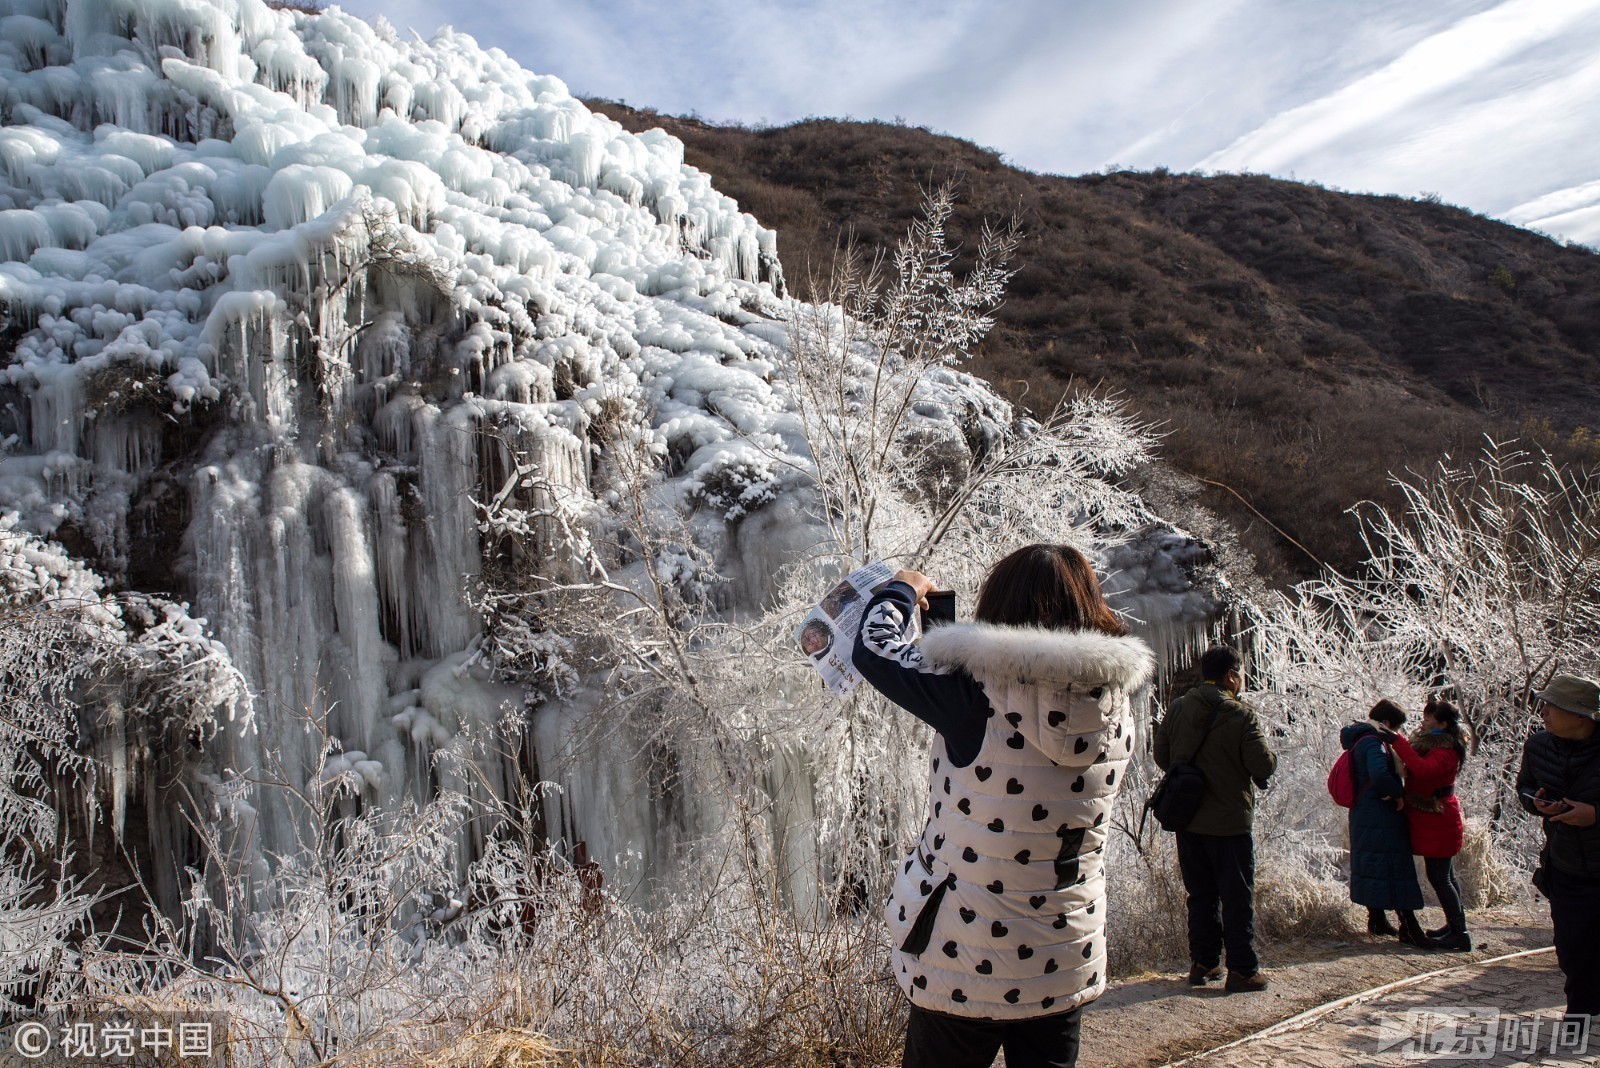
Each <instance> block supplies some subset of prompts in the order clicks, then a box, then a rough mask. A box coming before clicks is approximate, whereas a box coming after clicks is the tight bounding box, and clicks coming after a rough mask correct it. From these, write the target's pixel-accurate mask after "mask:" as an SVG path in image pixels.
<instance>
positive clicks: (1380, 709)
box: [1367, 697, 1406, 730]
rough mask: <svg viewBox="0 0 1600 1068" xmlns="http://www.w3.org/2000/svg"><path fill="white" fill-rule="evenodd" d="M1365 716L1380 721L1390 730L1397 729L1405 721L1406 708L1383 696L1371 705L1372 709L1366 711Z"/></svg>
mask: <svg viewBox="0 0 1600 1068" xmlns="http://www.w3.org/2000/svg"><path fill="white" fill-rule="evenodd" d="M1367 718H1368V719H1370V720H1373V721H1375V722H1377V723H1382V724H1383V725H1384V726H1385V727H1388V728H1389V729H1390V730H1399V729H1400V727H1401V725H1402V724H1404V723H1405V721H1406V710H1405V709H1403V708H1401V707H1400V706H1399V705H1397V704H1395V703H1394V702H1393V701H1391V700H1389V699H1388V698H1387V697H1385V698H1383V699H1382V700H1380V701H1379V702H1378V703H1377V704H1375V705H1373V706H1372V711H1371V712H1368V713H1367Z"/></svg>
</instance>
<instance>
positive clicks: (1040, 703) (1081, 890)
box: [885, 624, 1153, 1020]
mask: <svg viewBox="0 0 1600 1068" xmlns="http://www.w3.org/2000/svg"><path fill="white" fill-rule="evenodd" d="M919 648H920V650H921V652H922V655H923V657H925V658H926V660H927V661H928V663H929V664H930V665H931V666H933V667H935V668H937V669H939V670H941V671H960V672H966V673H968V674H970V675H971V676H972V677H973V678H974V679H976V680H977V681H978V682H979V683H981V684H982V687H983V692H984V694H985V695H986V696H987V697H988V699H989V703H990V705H991V706H992V707H993V710H994V711H993V714H992V715H991V718H990V719H989V721H988V724H987V729H986V732H985V734H984V738H983V743H982V747H981V748H980V750H979V752H978V756H977V759H975V760H974V761H973V762H972V763H971V764H969V765H967V766H966V767H963V768H956V767H952V766H951V764H950V760H949V757H948V756H947V754H946V752H945V744H944V741H943V739H942V738H937V739H936V740H935V742H934V744H933V748H932V752H931V755H930V780H929V785H930V790H929V807H930V811H931V815H930V818H929V820H928V824H927V827H926V828H925V829H924V831H923V833H922V837H921V839H920V841H919V842H918V844H917V847H916V848H915V849H913V850H912V852H911V853H910V855H908V856H907V857H906V859H905V860H904V862H903V863H902V864H901V866H900V868H899V870H898V872H897V874H896V879H895V884H894V889H893V891H892V893H891V894H890V896H889V900H888V903H887V905H886V906H885V915H886V917H887V919H888V922H889V929H890V932H891V934H892V935H893V937H894V942H895V945H896V947H897V948H896V950H895V959H894V968H895V974H896V976H897V978H898V979H899V982H900V986H901V987H902V988H903V989H904V990H905V992H906V995H907V996H908V997H909V998H910V999H911V1001H912V1003H913V1004H915V1005H918V1006H921V1007H922V1008H925V1009H931V1010H934V1011H937V1012H944V1013H949V1014H951V1015H955V1016H965V1017H978V1018H989V1019H1002V1020H1006V1019H1025V1018H1028V1017H1033V1016H1044V1015H1049V1014H1053V1013H1058V1012H1065V1011H1067V1010H1069V1009H1073V1008H1075V1007H1077V1006H1079V1005H1082V1004H1084V1003H1086V1002H1089V1001H1092V1000H1094V999H1095V998H1096V997H1098V996H1099V995H1100V993H1101V992H1102V991H1103V990H1104V989H1105V983H1106V946H1105V936H1104V927H1105V914H1106V905H1105V893H1106V891H1105V875H1104V856H1105V844H1106V837H1107V835H1106V832H1107V824H1108V822H1109V820H1110V818H1111V807H1112V803H1113V802H1114V801H1115V799H1116V794H1117V790H1118V788H1119V787H1120V786H1121V784H1122V777H1123V775H1124V774H1125V772H1126V769H1127V765H1128V759H1129V756H1130V754H1131V753H1132V751H1133V719H1132V715H1131V713H1130V707H1129V695H1130V693H1131V692H1132V691H1134V690H1136V689H1138V688H1139V687H1141V686H1142V685H1144V683H1145V682H1146V681H1147V680H1148V678H1149V676H1150V671H1151V668H1152V666H1153V658H1152V656H1151V653H1150V650H1149V648H1148V647H1147V646H1146V645H1145V644H1144V643H1143V642H1141V641H1139V640H1138V639H1136V638H1116V637H1111V636H1108V635H1105V634H1101V633H1098V632H1093V631H1046V630H1037V629H1027V628H1017V627H998V626H990V625H986V624H964V625H962V624H957V625H950V626H945V627H940V628H938V629H937V630H934V631H933V632H931V633H930V634H928V635H927V637H925V638H924V639H923V640H922V641H921V642H920V643H919ZM919 921H920V922H919Z"/></svg>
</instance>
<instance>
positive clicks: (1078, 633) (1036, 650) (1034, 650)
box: [917, 623, 1155, 690]
mask: <svg viewBox="0 0 1600 1068" xmlns="http://www.w3.org/2000/svg"><path fill="white" fill-rule="evenodd" d="M917 647H918V648H919V649H921V650H922V655H923V656H925V657H927V658H928V660H929V661H930V662H931V663H933V664H936V665H938V666H940V667H949V668H959V669H961V670H964V671H966V672H967V673H968V674H970V675H972V676H973V677H974V678H978V679H983V680H987V679H991V678H995V679H1006V680H1008V681H1011V682H1016V683H1019V684H1022V685H1029V686H1064V685H1068V684H1073V683H1086V684H1088V685H1089V686H1090V687H1093V686H1109V687H1111V688H1112V689H1116V690H1136V689H1138V688H1139V687H1140V686H1142V685H1144V684H1145V683H1146V682H1148V681H1149V679H1150V675H1151V673H1152V672H1153V671H1154V670H1155V656H1154V655H1153V654H1152V653H1151V652H1150V647H1149V646H1148V645H1146V644H1145V643H1144V642H1142V641H1140V640H1139V639H1138V638H1117V637H1113V636H1112V635H1109V634H1103V633H1101V632H1100V631H1094V630H1045V629H1043V628H1040V627H1002V626H996V625H995V624H992V623H952V624H949V625H947V626H943V627H936V628H934V629H933V630H931V631H929V632H928V633H927V634H926V635H924V636H923V638H922V640H921V641H920V642H918V643H917Z"/></svg>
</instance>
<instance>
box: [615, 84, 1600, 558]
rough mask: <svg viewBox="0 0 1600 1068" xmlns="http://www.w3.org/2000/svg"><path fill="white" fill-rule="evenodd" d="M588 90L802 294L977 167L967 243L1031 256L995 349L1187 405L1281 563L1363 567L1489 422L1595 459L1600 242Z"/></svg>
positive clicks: (1177, 451)
mask: <svg viewBox="0 0 1600 1068" xmlns="http://www.w3.org/2000/svg"><path fill="white" fill-rule="evenodd" d="M590 103H591V106H593V107H595V108H596V109H598V110H600V111H603V112H604V113H606V114H608V115H610V116H612V117H614V118H616V119H617V120H618V121H619V122H621V123H622V124H623V125H624V126H626V127H627V128H629V129H633V130H643V129H648V128H652V127H655V126H660V127H662V128H663V129H665V130H667V131H668V132H670V133H672V134H673V135H674V136H676V137H679V138H681V139H682V140H683V141H684V143H685V145H686V149H687V156H686V158H687V160H688V161H689V162H690V163H692V164H693V165H694V166H696V167H699V168H701V169H703V170H705V171H707V172H708V173H710V174H711V175H713V177H714V179H715V181H716V183H717V187H718V188H719V189H721V190H723V191H725V192H726V193H728V194H729V195H730V196H732V197H734V198H735V199H737V200H738V202H739V204H740V206H741V208H743V209H744V210H746V211H749V212H752V213H753V214H754V215H756V217H757V218H759V219H760V220H761V222H762V224H763V225H765V226H770V227H773V228H774V229H776V230H777V231H778V234H779V238H778V242H779V255H780V257H781V258H782V260H783V262H784V265H785V268H786V270H787V272H788V275H789V278H790V281H791V284H793V285H794V286H795V287H796V288H797V289H798V290H799V291H800V292H801V293H802V294H805V293H807V288H806V287H807V286H808V284H810V280H811V278H812V276H813V275H815V274H818V273H819V272H818V268H821V272H820V273H822V274H825V272H826V268H827V266H828V264H829V263H830V262H831V259H832V255H833V249H834V247H835V245H836V243H837V242H838V241H839V240H840V239H841V236H842V235H845V234H854V235H855V237H856V239H857V240H858V241H859V242H861V243H862V244H864V245H865V246H867V247H869V248H880V249H881V248H884V247H887V245H888V244H889V243H890V242H891V241H892V240H893V238H894V237H896V236H897V235H898V233H899V232H900V231H901V229H902V228H903V227H904V225H905V224H906V222H907V221H908V220H909V218H910V216H911V213H912V211H913V209H914V207H915V204H916V202H917V190H918V188H919V187H922V186H926V185H928V184H929V183H930V182H934V183H936V182H940V181H943V180H945V179H947V178H955V179H957V180H959V181H960V182H961V183H962V187H963V194H964V198H965V203H964V207H963V215H962V216H961V218H959V219H958V220H957V224H958V227H961V228H962V230H963V233H964V239H965V240H967V242H968V243H969V244H972V243H975V242H974V241H973V236H974V233H973V231H974V227H975V226H976V224H977V223H978V222H979V221H980V220H982V219H984V218H996V217H1006V216H1010V215H1013V214H1014V215H1016V216H1017V217H1018V218H1019V219H1020V220H1021V222H1022V225H1023V227H1024V229H1025V235H1024V242H1023V245H1022V248H1021V251H1020V254H1019V261H1020V267H1021V269H1020V270H1019V272H1018V273H1017V276H1016V278H1015V279H1014V281H1013V283H1012V287H1011V292H1010V298H1009V300H1008V303H1007V305H1006V306H1005V308H1003V309H1002V311H1001V313H1000V315H1001V328H1000V329H999V330H997V331H996V332H995V334H994V335H993V336H992V337H991V339H990V341H989V343H988V345H987V347H986V348H985V350H984V351H983V352H982V353H981V354H980V355H979V357H978V360H977V366H975V367H974V368H973V370H975V371H976V372H977V373H979V374H981V375H984V376H986V377H988V378H990V379H992V380H994V381H995V382H996V383H997V384H998V385H1000V387H1001V388H1002V389H1003V390H1004V391H1005V392H1007V393H1008V394H1009V395H1010V396H1011V397H1013V398H1016V399H1022V400H1023V401H1024V403H1027V404H1029V405H1031V406H1033V407H1035V408H1041V407H1044V408H1047V407H1048V406H1049V405H1050V404H1051V403H1052V402H1053V401H1054V400H1055V398H1057V397H1058V396H1060V394H1061V392H1062V391H1063V390H1064V389H1067V388H1069V386H1070V385H1071V384H1072V383H1077V384H1079V385H1090V386H1093V385H1103V386H1104V387H1106V388H1109V389H1112V390H1118V391H1121V392H1122V393H1123V394H1124V396H1125V397H1126V399H1127V400H1128V402H1129V403H1130V405H1131V406H1132V407H1133V408H1134V409H1135V410H1136V411H1137V412H1138V413H1140V414H1141V415H1143V416H1144V417H1145V418H1148V419H1150V420H1153V421H1156V422H1158V423H1160V424H1162V425H1163V426H1164V428H1165V430H1166V431H1167V437H1166V440H1165V443H1164V450H1163V451H1164V454H1165V456H1166V457H1167V458H1168V459H1170V460H1171V461H1173V463H1174V464H1175V465H1176V466H1178V467H1179V468H1180V469H1182V470H1184V471H1187V472H1189V473H1190V474H1193V475H1195V476H1197V477H1199V478H1201V479H1206V480H1211V481H1213V482H1216V483H1222V484H1224V485H1225V486H1227V487H1231V488H1232V489H1233V490H1235V491H1237V496H1235V495H1234V494H1231V493H1229V492H1227V491H1226V490H1224V489H1223V488H1220V487H1209V488H1208V489H1207V491H1206V496H1205V498H1204V500H1205V503H1207V504H1209V505H1210V506H1212V507H1213V508H1215V509H1216V510H1217V511H1219V512H1221V513H1223V514H1224V515H1225V516H1227V517H1229V518H1230V519H1232V520H1233V521H1234V522H1235V524H1236V525H1237V526H1239V527H1240V528H1241V529H1243V530H1245V532H1246V533H1245V541H1246V544H1247V546H1248V547H1249V548H1250V549H1252V551H1254V552H1255V554H1256V555H1257V557H1258V559H1259V560H1260V562H1261V563H1262V565H1263V568H1264V570H1265V571H1266V572H1267V573H1268V574H1270V575H1272V576H1273V577H1275V578H1278V579H1280V580H1282V579H1288V578H1292V577H1297V576H1299V575H1304V574H1307V573H1309V572H1311V571H1314V570H1315V564H1314V563H1313V560H1312V559H1311V557H1315V558H1316V559H1320V560H1323V561H1326V562H1327V563H1329V564H1332V565H1334V566H1336V567H1339V568H1341V569H1349V568H1351V567H1354V566H1356V565H1357V564H1358V563H1359V561H1360V559H1361V556H1362V554H1361V551H1360V546H1359V544H1358V543H1357V541H1356V539H1355V536H1354V535H1355V524H1354V521H1353V519H1352V518H1351V517H1350V516H1349V515H1348V514H1346V513H1347V510H1348V509H1349V508H1350V507H1351V505H1352V504H1354V503H1355V502H1357V501H1359V500H1363V499H1373V500H1380V501H1389V500H1392V499H1393V498H1392V497H1391V495H1390V492H1389V487H1388V486H1387V472H1389V471H1391V470H1398V469H1403V468H1407V467H1410V468H1414V469H1424V468H1426V467H1428V466H1430V465H1431V464H1432V463H1433V461H1434V460H1435V459H1437V458H1438V457H1439V456H1440V455H1441V454H1443V453H1446V452H1453V453H1456V454H1458V455H1459V454H1461V453H1463V452H1471V451H1475V450H1476V448H1477V444H1478V441H1479V439H1480V437H1481V435H1483V434H1485V433H1492V434H1495V435H1496V436H1500V437H1506V436H1512V435H1521V436H1525V437H1526V436H1531V437H1532V438H1534V439H1535V440H1538V441H1539V442H1540V443H1541V444H1543V445H1545V446H1547V447H1550V448H1552V449H1554V450H1555V451H1557V452H1558V453H1560V454H1562V455H1564V456H1566V457H1568V458H1571V459H1574V460H1578V461H1582V462H1592V461H1593V460H1594V459H1595V454H1594V452H1593V449H1592V446H1591V445H1590V444H1589V439H1587V438H1586V435H1584V434H1583V433H1579V434H1577V435H1576V437H1574V435H1573V432H1574V431H1575V430H1577V429H1578V428H1580V427H1584V426H1590V427H1592V426H1594V425H1595V423H1596V417H1595V414H1594V413H1595V409H1596V407H1597V406H1600V256H1596V255H1595V254H1594V253H1593V252H1591V251H1589V250H1587V249H1584V248H1579V247H1563V246H1562V245H1560V244H1557V243H1555V242H1553V241H1551V240H1549V239H1548V238H1545V237H1542V236H1540V235H1538V234H1534V233H1531V232H1529V231H1525V230H1521V229H1518V228H1516V227H1512V226H1508V225H1505V224H1503V223H1498V222H1495V221H1493V220H1490V219H1486V218H1483V217H1480V216H1476V215H1473V214H1472V213H1470V212H1467V211H1464V210H1461V209H1459V208H1455V207H1451V206H1449V205H1444V204H1438V203H1432V202H1428V201H1415V200H1407V199H1402V198H1397V197H1379V196H1358V195H1352V194H1346V193H1339V192H1334V191H1330V190H1327V189H1322V188H1319V187H1316V186H1308V185H1302V184H1298V183H1294V182H1285V181H1279V180H1276V179H1271V178H1265V177H1259V176H1249V175H1246V176H1236V175H1227V176H1216V177H1201V176H1197V175H1187V174H1170V173H1165V172H1162V171H1156V172H1152V173H1130V172H1120V173H1112V174H1105V175H1086V176H1083V177H1076V178H1064V177H1055V176H1042V175H1036V174H1030V173H1028V172H1025V171H1020V170H1017V169H1015V168H1012V167H1009V166H1007V165H1006V164H1005V162H1004V161H1003V160H1002V159H1001V158H1000V156H999V155H997V154H996V153H994V152H992V151H990V150H988V149H984V148H980V147H977V146H975V145H972V144H970V143H967V142H964V141H960V140H956V139H954V138H949V137H941V136H938V135H935V134H931V133H929V132H927V131H925V130H921V129H916V128H911V127H905V126H898V125H889V124H884V123H853V122H838V121H832V120H815V121H808V122H802V123H798V124H795V125H792V126H786V127H780V128H774V129H760V130H756V129H747V128H741V127H729V126H714V125H708V124H706V123H703V122H700V121H697V120H694V119H681V118H673V117H670V116H664V115H659V114H656V113H653V112H649V111H635V110H632V109H629V108H627V107H625V106H622V105H618V104H613V103H609V102H590ZM1243 501H1248V502H1249V504H1248V505H1246V504H1245V503H1242V502H1243ZM1250 506H1253V509H1252V507H1250ZM1253 510H1256V511H1259V513H1260V515H1261V516H1262V517H1264V518H1266V519H1267V520H1269V521H1270V523H1271V524H1272V525H1274V526H1276V527H1277V528H1279V530H1280V531H1281V532H1282V535H1286V536H1287V537H1284V536H1280V535H1279V534H1274V533H1273V532H1272V531H1270V530H1269V529H1268V528H1267V526H1266V525H1265V524H1263V523H1261V522H1260V520H1259V519H1258V518H1257V516H1255V515H1253V514H1252V511H1253ZM1289 538H1292V539H1293V541H1295V542H1298V543H1299V544H1300V545H1301V546H1303V547H1304V548H1305V549H1306V550H1307V552H1302V551H1300V550H1299V549H1296V548H1295V547H1293V546H1292V545H1291V544H1290V542H1289V540H1288V539H1289Z"/></svg>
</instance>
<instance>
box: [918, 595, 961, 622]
mask: <svg viewBox="0 0 1600 1068" xmlns="http://www.w3.org/2000/svg"><path fill="white" fill-rule="evenodd" d="M955 621H956V595H955V591H954V590H932V591H930V592H929V593H928V607H926V608H924V609H923V610H922V629H923V631H924V632H926V631H927V630H928V628H930V627H938V626H942V625H943V624H945V623H954V622H955Z"/></svg>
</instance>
